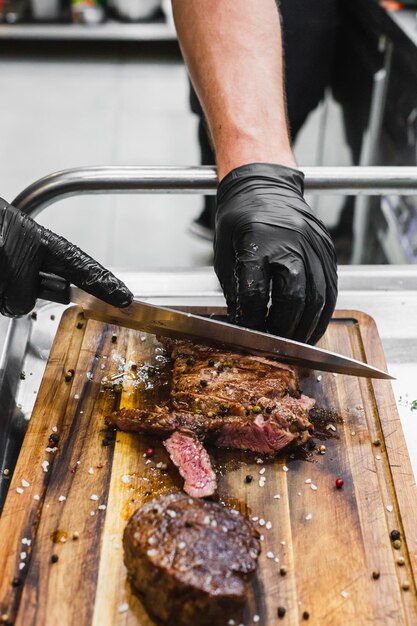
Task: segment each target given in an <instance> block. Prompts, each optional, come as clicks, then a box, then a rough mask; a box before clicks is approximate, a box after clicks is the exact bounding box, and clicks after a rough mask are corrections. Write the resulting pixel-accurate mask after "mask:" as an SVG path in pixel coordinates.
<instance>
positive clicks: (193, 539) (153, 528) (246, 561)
mask: <svg viewBox="0 0 417 626" xmlns="http://www.w3.org/2000/svg"><path fill="white" fill-rule="evenodd" d="M123 546H124V560H125V564H126V567H127V570H128V572H129V577H130V580H131V583H132V584H133V586H134V587H135V589H136V590H137V591H139V592H140V594H141V595H142V596H143V598H144V602H145V604H146V606H147V608H148V610H149V611H150V612H151V613H153V614H154V615H155V616H156V617H158V618H159V619H161V620H163V621H164V622H165V623H166V624H169V625H174V624H175V625H178V626H189V625H193V626H194V625H195V624H199V625H201V626H206V625H212V624H226V623H227V622H228V620H229V619H232V618H236V617H237V616H238V614H239V612H240V610H241V608H242V607H243V605H244V603H245V594H246V589H247V583H248V580H249V578H250V576H251V575H252V574H253V573H254V571H255V569H256V565H257V559H258V555H259V553H260V543H259V535H258V533H257V532H256V530H255V529H254V527H253V525H252V524H251V522H250V521H249V520H247V519H246V518H244V517H243V516H242V515H240V513H238V512H237V511H232V510H231V509H228V508H226V507H223V506H221V505H219V504H217V503H214V502H208V501H205V500H196V499H194V498H190V497H188V496H186V495H185V494H182V493H175V494H171V495H168V496H160V497H159V498H157V499H155V500H152V501H151V502H148V503H147V504H145V505H144V506H143V507H141V508H140V509H139V510H138V511H136V513H134V515H133V516H132V517H131V519H130V520H129V522H128V524H127V526H126V528H125V531H124V536H123Z"/></svg>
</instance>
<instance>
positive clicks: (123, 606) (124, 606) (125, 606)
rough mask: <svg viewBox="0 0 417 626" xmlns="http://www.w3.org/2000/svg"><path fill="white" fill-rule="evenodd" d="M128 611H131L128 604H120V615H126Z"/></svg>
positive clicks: (118, 609) (118, 608) (118, 610)
mask: <svg viewBox="0 0 417 626" xmlns="http://www.w3.org/2000/svg"><path fill="white" fill-rule="evenodd" d="M128 610H129V605H128V603H127V602H123V603H122V604H119V606H118V607H117V612H118V613H126V611H128Z"/></svg>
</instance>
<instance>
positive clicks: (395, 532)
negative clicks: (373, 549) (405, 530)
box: [389, 530, 401, 541]
mask: <svg viewBox="0 0 417 626" xmlns="http://www.w3.org/2000/svg"><path fill="white" fill-rule="evenodd" d="M389 536H390V538H391V541H397V539H401V533H400V531H399V530H391V532H390V534H389Z"/></svg>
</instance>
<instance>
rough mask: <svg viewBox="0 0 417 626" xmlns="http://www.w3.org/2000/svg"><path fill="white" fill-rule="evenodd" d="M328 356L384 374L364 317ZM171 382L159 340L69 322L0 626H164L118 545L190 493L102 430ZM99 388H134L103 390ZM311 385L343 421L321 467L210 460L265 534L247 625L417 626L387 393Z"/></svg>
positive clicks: (406, 486) (341, 384)
mask: <svg viewBox="0 0 417 626" xmlns="http://www.w3.org/2000/svg"><path fill="white" fill-rule="evenodd" d="M197 312H200V311H197ZM321 345H322V346H323V347H325V348H328V349H331V350H334V351H337V352H341V353H343V354H346V355H348V356H352V357H354V358H358V359H363V360H366V361H368V362H369V363H372V364H373V365H375V366H377V367H380V368H385V367H386V364H385V360H384V355H383V352H382V348H381V344H380V340H379V337H378V334H377V331H376V327H375V324H374V323H373V321H372V320H371V319H370V318H369V317H367V316H366V315H364V314H362V313H359V312H349V311H339V312H338V313H337V314H336V315H335V319H334V320H333V321H332V323H331V324H330V326H329V329H328V331H327V333H326V335H325V337H324V338H323V340H322V342H321ZM132 364H134V367H133V369H132V367H131V366H132ZM135 365H136V366H137V367H136V368H135ZM168 372H169V365H167V363H166V359H165V357H164V353H163V350H162V348H161V347H160V346H159V344H158V342H157V341H156V339H155V337H153V336H150V335H145V334H144V333H139V332H135V331H131V330H127V329H121V328H116V327H114V326H110V325H106V324H104V323H101V322H96V321H92V320H88V321H87V320H85V319H84V318H83V315H82V313H81V312H80V310H79V309H77V308H75V307H74V308H71V309H69V310H67V311H66V312H65V314H64V315H63V318H62V321H61V324H60V327H59V330H58V333H57V336H56V339H55V342H54V345H53V348H52V351H51V355H50V358H49V362H48V365H47V368H46V372H45V375H44V378H43V381H42V384H41V387H40V389H39V394H38V398H37V402H36V405H35V408H34V411H33V415H32V418H31V420H30V423H29V428H28V431H27V434H26V437H25V440H24V443H23V447H22V450H21V453H20V456H19V460H18V463H17V466H16V470H15V472H14V476H13V479H12V481H11V486H10V490H9V493H8V497H7V500H6V504H5V507H4V510H3V514H2V516H1V518H0V623H3V624H16V625H18V626H35V625H36V626H56V625H59V626H70V625H71V626H72V625H74V626H75V625H76V626H91V625H93V626H139V625H140V626H153V625H154V624H155V622H154V621H153V620H152V618H151V617H150V616H149V614H148V613H147V611H146V610H145V609H144V607H143V605H142V603H141V601H140V599H138V598H137V597H136V596H135V595H134V594H132V592H131V589H130V587H129V584H128V583H127V581H126V570H125V567H124V564H123V550H122V545H121V537H122V533H123V529H124V527H125V525H126V522H127V520H128V519H129V516H130V515H131V514H132V513H133V512H134V511H135V510H136V508H137V507H139V506H140V505H141V504H142V503H143V502H146V501H148V500H149V499H151V498H152V497H153V496H154V495H157V494H160V493H169V492H171V491H174V490H179V489H181V480H180V479H179V477H178V475H177V473H176V471H175V468H173V467H172V465H170V464H169V460H168V457H167V454H166V452H165V450H164V449H163V446H162V445H161V443H160V442H159V441H157V440H155V439H151V438H148V437H143V436H137V435H132V434H127V433H116V435H115V436H114V435H112V433H111V432H109V431H108V430H107V429H106V427H105V423H104V417H105V416H106V415H107V414H109V412H110V411H112V410H113V409H114V408H116V407H118V406H126V407H129V406H132V407H133V406H152V405H154V404H155V403H156V402H157V401H158V399H161V397H164V396H165V397H166V395H167V394H168V393H169V375H168ZM103 378H104V379H106V380H113V381H114V382H115V383H121V384H122V387H123V389H122V390H121V392H120V389H117V388H116V392H113V391H112V390H109V389H107V390H103V385H102V384H101V383H102V380H103ZM301 386H302V389H303V391H304V392H305V393H307V394H309V395H311V396H312V397H315V398H316V399H317V402H318V405H319V406H321V407H323V408H327V409H331V410H335V411H336V412H337V413H338V414H339V416H340V419H338V420H337V421H336V422H335V423H334V422H333V421H332V420H331V419H330V418H329V424H330V423H331V424H332V427H329V428H328V430H326V424H324V429H323V428H322V430H324V432H326V433H328V437H327V438H326V440H322V441H318V445H325V447H326V450H325V453H324V454H320V453H319V451H318V450H317V449H316V450H313V451H312V452H311V454H310V455H309V456H308V458H300V457H299V456H297V455H296V457H295V458H291V455H290V457H288V458H283V457H280V458H277V459H275V460H273V461H271V460H267V459H263V462H262V463H259V462H257V459H258V458H259V455H258V456H257V455H251V454H248V453H245V452H234V451H228V450H216V449H210V453H211V455H212V458H213V463H214V466H215V468H216V471H217V474H218V481H219V499H220V501H222V502H225V503H226V504H227V505H229V506H232V507H235V508H239V510H240V511H241V512H242V513H244V514H247V515H249V516H250V517H253V518H255V522H254V523H255V525H256V526H257V527H258V529H259V531H260V532H261V533H262V536H263V541H262V555H261V557H260V562H259V568H258V572H257V574H256V576H255V577H254V578H253V581H252V584H251V588H250V593H249V596H248V604H247V608H246V610H245V614H244V615H243V617H242V621H241V623H242V624H245V625H246V626H249V625H250V624H253V623H259V624H260V625H263V626H266V625H268V626H269V625H273V624H278V623H283V624H287V625H290V626H295V625H299V624H303V623H306V618H307V614H308V623H309V624H312V625H314V626H319V625H320V626H330V625H331V626H350V625H352V626H364V625H365V624H366V625H367V624H369V623H371V622H372V623H374V624H384V625H388V626H390V625H392V626H394V625H395V626H401V625H409V626H412V625H415V624H417V596H416V580H417V526H416V519H417V491H416V487H415V481H414V477H413V473H412V470H411V466H410V462H409V458H408V453H407V448H406V444H405V441H404V437H403V434H402V430H401V425H400V420H399V416H398V413H397V410H396V406H395V401H394V397H393V394H392V389H391V385H390V383H389V382H387V381H379V380H375V381H371V380H367V379H358V378H354V377H349V376H341V375H338V376H335V375H332V374H329V373H322V374H320V373H318V372H310V373H309V375H308V376H307V377H304V378H303V379H302V382H301ZM322 426H323V424H322ZM333 428H335V429H336V430H335V431H334V430H333ZM52 433H55V434H58V435H59V442H58V444H57V450H56V451H55V452H50V451H47V448H48V440H49V436H50V435H51V434H52ZM378 442H379V444H380V445H375V444H377V443H378ZM149 446H151V447H152V448H153V450H154V455H153V457H152V459H148V458H146V456H145V454H144V452H145V450H146V448H148V447H149ZM45 461H47V462H48V464H46V463H45ZM165 464H168V467H167V468H166V465H165ZM286 468H288V471H285V469H286ZM263 469H264V470H265V471H264V473H263V476H265V478H266V481H265V485H264V487H261V486H260V485H259V478H260V475H261V474H260V471H263ZM248 474H250V475H252V476H253V481H252V482H251V483H247V482H245V477H246V476H247V475H248ZM338 477H341V478H343V480H344V486H343V488H342V489H340V490H339V489H336V487H335V479H336V478H338ZM22 481H23V482H22ZM28 483H29V485H28ZM274 496H275V497H274ZM267 522H270V524H269V523H268V524H267ZM393 529H398V530H399V531H400V533H401V546H400V547H399V548H398V549H395V548H394V546H393V543H392V541H391V539H390V531H391V530H393ZM22 540H23V542H22ZM283 568H284V569H283ZM284 572H285V574H284ZM283 574H284V575H283ZM278 607H284V608H285V609H286V613H285V616H284V617H282V618H278V616H277V609H278ZM255 616H259V620H258V621H257V622H256V621H254V617H255ZM255 620H256V617H255Z"/></svg>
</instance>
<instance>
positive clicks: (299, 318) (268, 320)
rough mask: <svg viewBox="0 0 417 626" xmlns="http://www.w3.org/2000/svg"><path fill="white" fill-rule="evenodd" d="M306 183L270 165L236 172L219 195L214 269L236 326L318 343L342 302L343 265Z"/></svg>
mask: <svg viewBox="0 0 417 626" xmlns="http://www.w3.org/2000/svg"><path fill="white" fill-rule="evenodd" d="M303 181H304V176H303V174H302V173H301V172H299V171H298V170H295V169H291V168H288V167H283V166H280V165H274V164H268V163H253V164H250V165H243V166H241V167H238V168H236V169H235V170H232V171H231V172H230V173H229V174H228V175H227V176H226V177H225V178H224V179H223V180H222V181H221V182H220V184H219V188H218V191H217V215H216V231H215V242H214V269H215V271H216V274H217V276H218V278H219V280H220V284H221V286H222V289H223V291H224V294H225V297H226V301H227V306H228V314H229V319H230V321H231V322H233V323H236V324H240V325H242V326H246V327H247V328H252V329H256V330H267V331H268V332H271V333H274V334H276V335H282V336H285V337H288V338H292V339H295V340H297V341H308V342H309V343H316V341H318V340H319V339H320V337H321V336H322V335H323V333H324V331H325V330H326V327H327V324H328V323H329V321H330V318H331V316H332V313H333V310H334V307H335V304H336V298H337V263H336V254H335V251H334V247H333V244H332V241H331V239H330V236H329V233H328V232H327V230H326V228H325V227H324V225H323V224H322V222H321V221H320V220H318V219H317V218H316V217H315V215H314V214H313V211H312V210H311V208H310V207H309V206H308V204H307V203H306V202H305V200H304V197H303V191H304V189H303ZM270 298H271V305H270V308H269V311H268V305H269V300H270Z"/></svg>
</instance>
